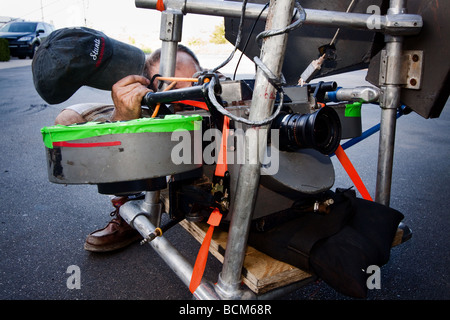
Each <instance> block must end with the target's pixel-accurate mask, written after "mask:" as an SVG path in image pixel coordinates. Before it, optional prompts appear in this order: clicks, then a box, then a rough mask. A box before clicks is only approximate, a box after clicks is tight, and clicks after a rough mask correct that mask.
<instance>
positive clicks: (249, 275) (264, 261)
mask: <svg viewBox="0 0 450 320" xmlns="http://www.w3.org/2000/svg"><path fill="white" fill-rule="evenodd" d="M180 224H181V226H183V228H184V229H186V230H187V231H188V232H189V233H190V234H191V235H192V236H193V237H194V238H195V239H196V240H197V241H199V242H200V243H201V242H203V239H204V237H205V234H206V231H207V230H208V227H209V226H208V225H207V224H206V223H198V222H197V223H193V222H188V221H186V220H183V221H182V222H181V223H180ZM227 237H228V233H227V232H225V231H223V230H220V229H218V228H216V229H215V230H214V234H213V237H212V240H211V245H210V249H209V251H210V252H211V254H212V255H213V256H214V257H216V258H217V259H218V260H219V261H220V262H222V263H223V261H224V255H225V248H226V244H227ZM310 277H311V274H309V273H307V272H305V271H303V270H300V269H298V268H296V267H293V266H291V265H289V264H287V263H284V262H281V261H278V260H275V259H273V258H271V257H269V256H268V255H266V254H264V253H262V252H260V251H258V250H256V249H255V248H252V247H251V246H247V251H246V254H245V260H244V266H243V270H242V278H243V279H242V280H243V282H244V283H245V285H247V286H248V287H249V289H250V290H252V291H253V292H254V293H255V294H263V293H266V292H268V291H270V290H273V289H276V288H280V287H283V286H286V285H289V284H292V283H295V282H298V281H301V280H305V279H307V278H310Z"/></svg>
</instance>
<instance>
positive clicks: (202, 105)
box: [172, 100, 209, 110]
mask: <svg viewBox="0 0 450 320" xmlns="http://www.w3.org/2000/svg"><path fill="white" fill-rule="evenodd" d="M172 103H181V104H185V105H188V106H193V107H197V108H200V109H205V110H209V109H208V106H207V105H206V103H205V102H201V101H196V100H180V101H174V102H172Z"/></svg>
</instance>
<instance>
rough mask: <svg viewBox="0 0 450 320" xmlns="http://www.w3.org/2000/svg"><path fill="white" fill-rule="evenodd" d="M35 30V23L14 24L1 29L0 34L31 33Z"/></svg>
mask: <svg viewBox="0 0 450 320" xmlns="http://www.w3.org/2000/svg"><path fill="white" fill-rule="evenodd" d="M35 30H36V23H32V22H14V23H10V24H7V25H5V26H4V27H3V28H1V31H2V32H33V31H35Z"/></svg>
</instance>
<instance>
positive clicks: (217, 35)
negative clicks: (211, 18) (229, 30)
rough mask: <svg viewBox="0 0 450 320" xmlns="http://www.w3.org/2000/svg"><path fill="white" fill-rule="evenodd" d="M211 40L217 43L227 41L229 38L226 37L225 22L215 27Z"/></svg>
mask: <svg viewBox="0 0 450 320" xmlns="http://www.w3.org/2000/svg"><path fill="white" fill-rule="evenodd" d="M209 41H210V42H211V43H215V44H225V43H227V39H225V26H224V25H223V24H222V25H217V26H215V27H214V31H213V33H212V35H211V37H210V40H209Z"/></svg>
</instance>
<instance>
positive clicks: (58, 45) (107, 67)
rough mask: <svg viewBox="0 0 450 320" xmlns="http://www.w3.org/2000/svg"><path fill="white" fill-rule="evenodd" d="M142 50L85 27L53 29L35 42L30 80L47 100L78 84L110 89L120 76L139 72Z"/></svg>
mask: <svg viewBox="0 0 450 320" xmlns="http://www.w3.org/2000/svg"><path fill="white" fill-rule="evenodd" d="M144 66H145V54H144V52H143V51H142V50H140V49H139V48H136V47H134V46H132V45H129V44H126V43H123V42H120V41H118V40H115V39H112V38H109V37H108V36H106V35H105V34H104V33H103V32H100V31H97V30H93V29H90V28H85V27H76V28H63V29H58V30H55V31H53V32H52V33H51V34H50V35H49V36H48V37H47V39H46V40H45V41H44V42H43V43H42V44H41V45H40V46H39V49H38V50H37V52H36V54H35V56H34V58H33V62H32V71H33V81H34V86H35V88H36V90H37V92H38V93H39V95H40V96H41V97H42V98H43V99H44V100H45V101H47V102H48V103H50V104H57V103H61V102H64V101H66V100H67V99H69V98H70V97H71V96H72V95H73V94H74V93H75V92H76V91H77V90H78V89H79V88H81V87H82V86H89V87H93V88H97V89H102V90H111V88H112V86H113V85H114V84H115V83H116V82H117V81H118V80H120V79H122V78H124V77H126V76H128V75H132V74H136V75H142V74H143V71H144Z"/></svg>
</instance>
